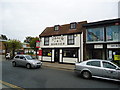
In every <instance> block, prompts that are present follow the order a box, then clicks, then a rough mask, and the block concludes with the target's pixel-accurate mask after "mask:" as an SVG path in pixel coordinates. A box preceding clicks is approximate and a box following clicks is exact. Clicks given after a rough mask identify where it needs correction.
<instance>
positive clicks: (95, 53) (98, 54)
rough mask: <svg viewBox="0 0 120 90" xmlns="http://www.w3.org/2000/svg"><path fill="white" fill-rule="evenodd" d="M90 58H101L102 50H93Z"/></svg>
mask: <svg viewBox="0 0 120 90" xmlns="http://www.w3.org/2000/svg"><path fill="white" fill-rule="evenodd" d="M92 59H102V50H93V53H92Z"/></svg>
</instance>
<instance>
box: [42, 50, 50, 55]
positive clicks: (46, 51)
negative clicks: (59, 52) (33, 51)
mask: <svg viewBox="0 0 120 90" xmlns="http://www.w3.org/2000/svg"><path fill="white" fill-rule="evenodd" d="M42 50H43V51H42V55H43V56H52V49H42Z"/></svg>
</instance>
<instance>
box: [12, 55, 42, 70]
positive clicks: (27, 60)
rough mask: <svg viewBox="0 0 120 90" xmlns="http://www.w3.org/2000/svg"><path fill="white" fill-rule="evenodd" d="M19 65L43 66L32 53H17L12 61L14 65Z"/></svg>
mask: <svg viewBox="0 0 120 90" xmlns="http://www.w3.org/2000/svg"><path fill="white" fill-rule="evenodd" d="M17 65H20V66H25V67H27V68H28V69H29V68H40V67H41V66H42V62H41V61H39V60H36V59H33V58H32V57H31V56H30V55H16V56H15V57H14V59H13V61H12V66H13V67H15V66H17Z"/></svg>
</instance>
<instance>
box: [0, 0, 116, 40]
mask: <svg viewBox="0 0 120 90" xmlns="http://www.w3.org/2000/svg"><path fill="white" fill-rule="evenodd" d="M117 2H118V0H64V1H63V0H1V2H0V12H1V13H2V15H1V16H0V17H2V18H0V21H1V22H0V23H1V26H0V27H1V30H2V33H3V34H6V35H7V36H8V37H9V38H13V39H19V40H22V41H23V40H24V39H25V37H27V36H38V35H39V34H40V33H41V32H42V31H43V30H44V29H45V28H46V27H49V26H54V25H57V24H60V25H61V24H66V23H70V22H75V21H76V22H79V21H84V20H87V21H88V22H91V21H98V20H104V19H111V18H117V17H118V7H117V4H118V3H117Z"/></svg>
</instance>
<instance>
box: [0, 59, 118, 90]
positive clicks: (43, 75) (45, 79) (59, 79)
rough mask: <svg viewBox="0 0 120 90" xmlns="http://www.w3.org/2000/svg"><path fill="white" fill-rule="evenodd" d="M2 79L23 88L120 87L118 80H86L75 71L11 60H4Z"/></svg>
mask: <svg viewBox="0 0 120 90" xmlns="http://www.w3.org/2000/svg"><path fill="white" fill-rule="evenodd" d="M0 65H1V64H0ZM2 81H4V82H7V83H10V84H13V85H16V86H18V87H22V88H116V89H118V88H119V89H120V84H119V83H118V82H113V81H107V80H101V79H90V80H86V79H83V78H81V77H77V76H76V75H75V73H74V72H73V71H66V70H60V69H56V68H49V67H44V66H43V67H42V68H40V69H26V68H25V67H12V65H11V62H10V61H2ZM114 90H115V89H114Z"/></svg>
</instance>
